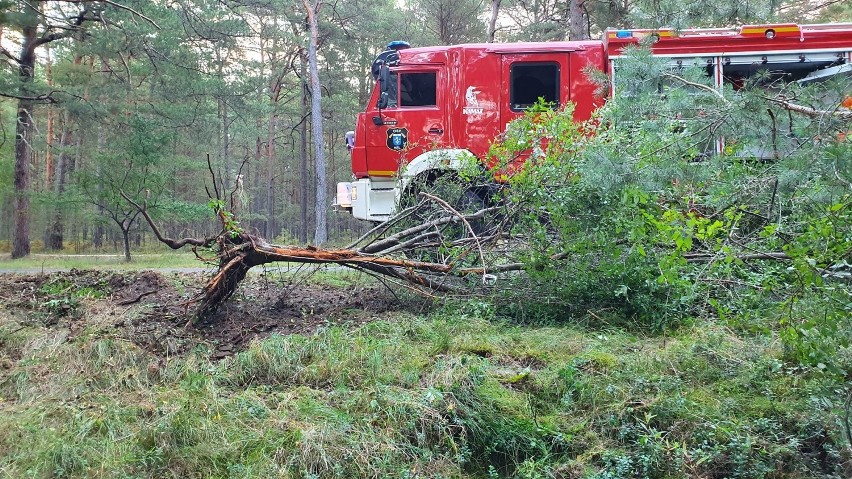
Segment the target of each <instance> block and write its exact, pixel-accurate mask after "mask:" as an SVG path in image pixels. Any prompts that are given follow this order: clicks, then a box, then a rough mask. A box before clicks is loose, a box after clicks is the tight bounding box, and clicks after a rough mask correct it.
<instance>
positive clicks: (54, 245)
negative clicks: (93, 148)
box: [45, 123, 73, 251]
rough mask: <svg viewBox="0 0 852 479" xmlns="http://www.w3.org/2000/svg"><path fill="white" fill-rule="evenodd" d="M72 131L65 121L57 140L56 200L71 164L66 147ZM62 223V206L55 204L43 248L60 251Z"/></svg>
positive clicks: (69, 142) (68, 146)
mask: <svg viewBox="0 0 852 479" xmlns="http://www.w3.org/2000/svg"><path fill="white" fill-rule="evenodd" d="M72 136H73V135H72V132H71V129H70V126H69V125H68V124H67V123H66V124H65V126H64V128H63V131H62V137H61V139H60V141H59V148H60V150H61V151H60V152H59V157H58V159H57V161H56V172H55V174H56V178H55V179H54V183H53V185H54V192H55V193H56V198H57V201H59V202H61V201H62V196H63V194H64V193H65V181H66V177H67V174H68V169H69V167H70V166H71V165H70V164H69V163H70V155H69V154H68V148H70V146H71V143H72V139H71V137H72ZM64 230H65V227H64V223H63V217H62V207H61V206H60V205H57V207H56V215H55V216H54V218H53V225H51V227H50V233H49V235H48V241H47V242H46V244H45V248H47V249H51V250H54V251H60V250H62V248H63V246H64V245H63V243H64V239H65V238H64Z"/></svg>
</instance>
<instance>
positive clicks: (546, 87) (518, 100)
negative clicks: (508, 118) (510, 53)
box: [509, 63, 559, 111]
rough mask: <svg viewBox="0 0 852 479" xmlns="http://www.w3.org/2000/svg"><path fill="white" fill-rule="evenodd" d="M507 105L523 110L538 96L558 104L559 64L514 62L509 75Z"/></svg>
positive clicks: (536, 99)
mask: <svg viewBox="0 0 852 479" xmlns="http://www.w3.org/2000/svg"><path fill="white" fill-rule="evenodd" d="M509 77H510V80H509V106H510V107H511V108H512V110H514V111H519V110H523V109H525V108H527V107H529V106H531V105H533V104H534V103H535V102H537V101H538V99H539V98H543V99H544V101H546V102H548V103H551V104H552V105H553V106H554V107H556V106H559V64H557V63H515V64H513V65H512V68H511V73H510V75H509Z"/></svg>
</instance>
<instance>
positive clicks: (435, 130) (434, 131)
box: [429, 126, 444, 135]
mask: <svg viewBox="0 0 852 479" xmlns="http://www.w3.org/2000/svg"><path fill="white" fill-rule="evenodd" d="M429 133H432V134H433V135H443V134H444V129H443V128H440V127H437V126H433V127H432V128H429Z"/></svg>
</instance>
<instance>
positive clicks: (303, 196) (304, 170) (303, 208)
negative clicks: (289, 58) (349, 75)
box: [299, 50, 310, 244]
mask: <svg viewBox="0 0 852 479" xmlns="http://www.w3.org/2000/svg"><path fill="white" fill-rule="evenodd" d="M303 53H304V50H303ZM300 57H301V72H300V73H301V77H302V122H301V124H300V125H299V176H300V179H301V181H300V187H299V214H300V220H301V225H300V226H299V240H300V241H301V242H302V244H307V243H308V192H309V189H308V182H309V181H310V179H309V175H308V120H307V119H308V112H309V110H308V93H309V92H308V83H307V77H308V71H307V70H308V59H307V58H306V57H305V55H304V54H302V55H300Z"/></svg>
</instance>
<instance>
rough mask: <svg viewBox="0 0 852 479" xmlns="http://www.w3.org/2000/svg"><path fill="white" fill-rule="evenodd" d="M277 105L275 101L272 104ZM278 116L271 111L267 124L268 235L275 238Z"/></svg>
mask: <svg viewBox="0 0 852 479" xmlns="http://www.w3.org/2000/svg"><path fill="white" fill-rule="evenodd" d="M272 106H273V108H274V106H275V104H274V102H273V104H272ZM277 125H278V117H277V116H276V115H275V112H274V111H273V112H270V113H269V119H268V120H267V124H266V234H265V235H266V237H267V238H274V237H275V236H276V233H275V228H276V224H275V131H276V130H277Z"/></svg>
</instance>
